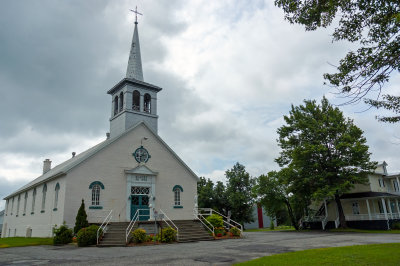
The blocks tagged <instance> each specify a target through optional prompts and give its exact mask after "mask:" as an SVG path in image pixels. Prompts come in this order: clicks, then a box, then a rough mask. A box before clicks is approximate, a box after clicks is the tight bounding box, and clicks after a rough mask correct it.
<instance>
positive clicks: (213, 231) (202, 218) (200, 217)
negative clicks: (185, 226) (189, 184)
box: [193, 208, 215, 236]
mask: <svg viewBox="0 0 400 266" xmlns="http://www.w3.org/2000/svg"><path fill="white" fill-rule="evenodd" d="M193 215H194V218H195V219H197V220H199V221H200V222H201V223H202V224H203V225H204V226H205V227H206V228H207V229H208V230H209V231H210V232H211V233H212V235H213V236H215V230H214V226H213V225H212V224H211V223H210V222H209V221H207V219H206V218H205V217H204V216H203V215H202V214H201V213H199V211H198V209H197V208H194V209H193ZM203 221H206V222H207V223H208V224H209V226H208V225H206V224H205V223H204V222H203Z"/></svg>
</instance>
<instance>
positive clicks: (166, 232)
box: [161, 227, 176, 243]
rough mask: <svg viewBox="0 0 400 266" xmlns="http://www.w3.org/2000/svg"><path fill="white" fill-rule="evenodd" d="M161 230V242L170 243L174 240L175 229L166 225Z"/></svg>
mask: <svg viewBox="0 0 400 266" xmlns="http://www.w3.org/2000/svg"><path fill="white" fill-rule="evenodd" d="M161 231H162V238H161V242H163V243H171V242H174V241H176V230H174V229H173V228H171V227H167V228H164V229H162V230H161Z"/></svg>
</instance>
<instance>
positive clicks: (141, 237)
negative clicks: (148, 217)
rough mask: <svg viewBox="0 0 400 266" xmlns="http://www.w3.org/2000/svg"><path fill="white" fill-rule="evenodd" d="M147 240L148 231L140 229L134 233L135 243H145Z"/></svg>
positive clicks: (133, 239)
mask: <svg viewBox="0 0 400 266" xmlns="http://www.w3.org/2000/svg"><path fill="white" fill-rule="evenodd" d="M146 239H147V236H146V231H145V230H144V229H141V228H138V229H136V230H135V231H133V232H132V241H133V242H134V243H136V244H137V243H143V242H145V241H146Z"/></svg>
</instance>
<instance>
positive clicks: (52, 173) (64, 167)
mask: <svg viewBox="0 0 400 266" xmlns="http://www.w3.org/2000/svg"><path fill="white" fill-rule="evenodd" d="M141 124H143V125H145V126H146V127H147V128H148V129H149V130H150V131H151V132H152V133H153V134H154V136H155V137H156V138H157V139H158V140H159V141H160V142H161V143H162V144H163V145H164V146H165V147H166V148H167V149H168V150H169V151H170V152H171V153H172V154H173V155H174V156H175V158H176V159H177V160H178V161H179V162H180V163H181V164H182V165H183V166H184V167H185V168H186V169H187V170H188V171H189V172H190V173H191V174H192V175H193V177H195V178H196V179H198V176H197V175H196V174H195V173H194V172H193V171H192V169H190V168H189V166H187V165H186V164H185V163H184V162H183V161H182V159H181V158H179V156H178V155H177V154H176V153H175V152H174V151H173V150H172V149H171V148H170V147H169V146H168V145H167V144H166V143H165V142H164V141H163V140H162V139H161V137H160V136H158V135H157V133H155V132H154V131H153V130H151V128H150V127H148V126H147V124H146V123H145V122H143V121H141V122H139V123H137V124H136V125H134V126H133V127H131V128H130V129H128V130H127V131H125V132H124V133H122V134H120V135H118V136H116V137H115V138H110V139H107V140H105V141H102V142H100V143H99V144H97V145H96V146H94V147H92V148H90V149H88V150H86V151H84V152H82V153H80V154H77V155H76V156H74V157H72V158H70V159H69V160H67V161H65V162H63V163H61V164H59V165H57V166H55V167H54V168H52V169H50V170H49V171H48V172H46V173H44V174H43V175H41V176H39V177H38V178H36V179H35V180H33V181H31V182H29V183H28V184H26V185H25V186H23V187H21V188H19V189H18V190H16V191H14V192H13V193H11V194H10V195H8V196H6V197H5V198H4V199H5V200H6V199H9V198H11V197H13V196H15V195H17V194H19V193H21V192H23V191H26V190H29V189H31V188H32V187H34V186H37V185H39V184H42V183H45V182H47V181H49V180H51V179H54V178H56V177H59V176H62V175H65V174H67V172H68V171H70V170H71V169H72V168H74V167H75V166H77V165H79V164H80V163H82V162H84V161H85V160H87V159H89V158H90V157H92V156H93V155H95V154H96V153H97V152H99V151H101V150H102V149H104V148H105V147H107V146H108V145H110V144H111V143H113V142H114V141H116V140H118V139H119V138H121V137H122V136H124V135H126V134H128V133H129V132H130V131H132V130H133V129H135V128H136V127H138V126H139V125H141Z"/></svg>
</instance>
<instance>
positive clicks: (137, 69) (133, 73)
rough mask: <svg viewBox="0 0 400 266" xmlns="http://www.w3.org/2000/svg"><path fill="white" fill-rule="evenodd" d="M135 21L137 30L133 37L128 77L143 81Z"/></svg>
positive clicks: (127, 71)
mask: <svg viewBox="0 0 400 266" xmlns="http://www.w3.org/2000/svg"><path fill="white" fill-rule="evenodd" d="M137 24H138V23H137V21H135V30H134V32H133V37H132V46H131V52H130V54H129V61H128V68H127V70H126V77H127V78H130V79H137V80H140V81H143V70H142V58H141V56H140V44H139V33H138V29H137Z"/></svg>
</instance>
